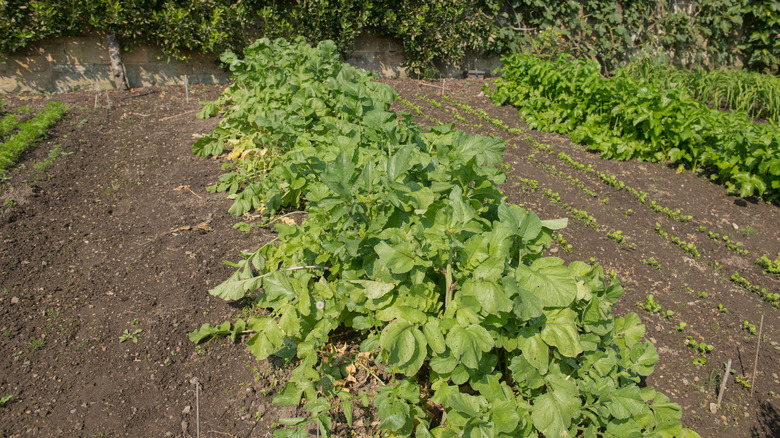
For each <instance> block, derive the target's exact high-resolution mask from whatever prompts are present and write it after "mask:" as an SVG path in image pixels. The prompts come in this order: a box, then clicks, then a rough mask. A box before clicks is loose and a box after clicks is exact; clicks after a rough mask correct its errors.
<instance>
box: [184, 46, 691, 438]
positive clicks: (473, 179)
mask: <svg viewBox="0 0 780 438" xmlns="http://www.w3.org/2000/svg"><path fill="white" fill-rule="evenodd" d="M244 55H245V56H244V59H243V60H239V59H238V58H237V57H235V56H234V55H232V54H228V55H225V56H223V59H224V60H225V61H226V62H227V63H228V64H230V66H231V70H232V71H233V72H234V79H235V83H234V84H233V85H231V86H230V87H228V89H227V90H226V92H225V93H223V95H222V96H221V97H220V98H219V99H218V101H217V102H214V103H207V104H206V105H205V107H204V112H203V114H204V115H212V114H216V113H217V112H219V113H221V114H222V115H223V116H224V117H223V119H222V121H221V122H220V124H219V126H218V127H217V128H216V130H215V131H214V132H213V133H211V134H210V135H208V136H206V137H204V139H201V140H199V141H198V142H197V143H196V144H195V145H194V146H193V150H194V152H196V153H198V154H200V155H218V154H221V153H222V147H223V146H225V145H227V144H228V143H227V140H228V139H235V140H238V141H242V140H243V139H244V137H250V138H251V141H252V142H254V143H255V145H257V146H259V145H263V147H268V148H269V149H270V148H274V149H275V151H274V153H276V154H278V155H279V157H280V158H279V159H278V160H276V161H275V162H274V163H273V166H271V167H270V168H269V170H268V171H267V172H265V173H263V174H262V175H258V176H257V177H258V178H259V179H258V180H254V179H248V180H247V181H246V184H247V187H253V189H252V194H251V196H247V197H245V198H244V199H243V200H241V201H239V202H244V200H246V202H247V204H246V205H242V206H241V208H242V209H243V210H248V209H250V208H251V209H256V210H262V211H264V212H266V213H267V214H276V212H278V211H279V210H280V209H281V208H289V207H291V206H294V207H298V208H300V207H301V206H302V208H304V210H305V212H306V219H305V220H304V221H303V222H302V223H300V224H295V225H286V224H276V229H277V232H278V237H277V239H276V241H275V242H272V243H270V244H266V245H264V246H262V247H261V248H259V249H258V250H257V251H254V252H245V253H242V254H241V255H242V260H240V261H239V262H238V263H233V264H231V265H232V266H234V267H235V268H236V271H235V273H234V274H233V275H232V276H231V277H230V278H229V279H228V280H227V281H225V282H224V283H222V284H221V285H219V286H217V287H215V288H214V289H212V290H211V291H210V293H212V294H213V295H216V296H219V297H221V298H223V299H226V300H237V299H242V298H244V297H246V296H247V295H250V296H252V298H253V299H254V300H256V301H257V302H258V303H259V305H261V306H263V307H266V308H268V309H270V315H268V316H253V317H249V318H247V319H246V320H244V319H238V320H236V321H235V322H225V323H223V324H220V325H217V326H212V325H210V324H204V325H203V326H202V327H201V328H200V329H199V330H197V331H194V332H192V333H191V334H190V339H191V340H192V341H193V342H195V343H201V342H205V341H207V340H209V339H212V338H214V337H230V338H232V339H233V340H235V341H237V340H239V339H245V340H246V345H247V346H248V347H249V350H250V351H251V352H252V354H253V355H254V356H256V357H257V358H258V359H263V358H266V357H268V356H269V355H272V354H274V355H277V356H279V357H282V358H286V359H292V358H297V360H296V364H297V368H296V369H295V370H293V371H292V373H291V375H290V379H289V380H288V381H287V383H286V385H285V387H284V389H283V390H282V391H280V392H279V393H278V394H277V395H276V396H275V397H274V401H275V403H277V404H282V405H293V406H297V405H299V404H301V403H303V401H304V400H305V403H303V407H304V409H305V410H306V411H307V416H306V417H296V418H289V419H284V420H281V423H282V424H283V425H285V426H286V427H287V428H286V429H284V430H281V431H277V432H276V434H275V435H276V436H299V435H301V434H305V433H306V430H308V429H309V428H310V427H314V428H316V429H317V430H318V431H319V434H320V435H322V436H329V434H330V432H331V426H332V422H333V418H334V417H335V415H336V414H337V413H340V415H344V418H345V419H346V421H347V422H348V423H349V422H351V419H352V404H353V403H357V402H359V403H363V404H366V405H369V404H370V405H373V408H374V409H375V410H376V413H377V417H378V419H379V425H378V428H379V429H380V430H382V431H385V432H386V433H388V434H394V435H403V436H409V435H412V434H414V435H416V436H458V435H468V436H472V435H477V434H481V435H490V436H530V435H538V434H540V433H541V434H544V435H545V436H562V435H564V434H575V433H583V434H586V435H587V434H601V433H606V432H607V431H608V430H620V431H625V433H637V434H641V435H645V434H652V433H654V432H658V433H661V431H666V432H667V433H670V434H687V435H688V436H696V435H695V434H694V433H693V432H690V431H683V429H682V427H681V425H680V423H679V419H680V408H679V407H678V406H677V405H674V404H672V403H670V401H669V399H668V398H667V397H665V396H663V395H662V394H660V393H657V392H655V391H654V390H653V389H652V388H639V386H638V385H637V382H639V380H640V378H641V376H643V375H647V374H649V373H650V372H651V371H652V369H653V366H654V364H655V362H656V361H657V359H658V356H657V354H656V352H655V349H654V348H653V346H652V344H651V343H650V342H643V341H642V338H643V337H644V332H645V330H644V326H642V325H641V324H640V323H639V317H638V316H637V315H636V314H628V315H626V316H625V317H617V318H616V317H613V316H612V315H611V310H610V309H611V306H612V305H613V304H614V303H615V300H616V299H617V297H619V296H620V295H622V294H623V291H622V288H621V287H620V285H619V284H618V283H617V282H615V281H614V280H613V279H612V278H611V277H609V276H607V275H605V273H604V272H603V268H601V267H600V266H591V265H588V264H586V263H583V262H572V263H570V264H568V265H566V264H565V263H564V262H563V260H561V259H558V258H555V257H545V256H544V252H545V250H546V248H548V247H549V245H550V244H551V243H552V242H553V237H552V233H553V231H554V230H557V229H560V228H562V227H563V226H565V225H566V221H565V220H553V221H542V220H540V219H539V218H538V217H537V216H536V215H535V214H534V213H532V212H530V211H528V210H525V209H523V208H521V207H519V206H515V205H509V204H507V203H506V201H505V200H504V196H503V195H502V193H501V192H500V190H499V189H498V184H499V183H503V182H504V180H505V178H504V175H503V174H501V172H500V171H499V170H498V169H496V168H495V166H496V165H497V164H498V163H499V162H500V161H501V158H502V152H503V148H504V145H503V143H502V142H500V141H498V140H496V139H493V138H489V137H471V136H468V135H466V134H464V133H462V132H460V131H455V130H454V129H453V127H452V125H440V126H435V127H431V128H430V130H429V132H423V130H422V129H421V128H420V127H419V126H418V125H416V124H414V123H413V122H411V120H409V119H408V118H398V116H397V115H395V113H392V112H391V111H389V107H390V104H391V103H392V102H393V100H394V99H395V95H394V92H393V91H392V90H391V89H390V88H389V87H387V86H385V85H381V84H377V83H374V82H371V81H369V80H368V76H367V75H366V74H365V73H362V72H360V71H358V70H355V69H354V68H352V67H350V66H348V65H345V64H342V63H340V62H338V56H337V54H336V53H335V45H333V44H332V43H323V44H320V45H319V46H318V47H317V48H312V47H309V46H307V45H305V44H303V43H302V42H300V41H298V42H296V43H294V44H289V43H286V42H284V41H276V42H273V43H272V42H270V41H269V40H260V41H258V42H256V43H254V44H253V45H252V46H250V47H249V48H248V49H247V50H246V51H245V53H244ZM257 84H263V86H257ZM250 102H262V103H263V104H262V105H253V104H250ZM258 159H259V158H258ZM236 172H237V173H239V174H240V172H241V170H240V169H238V170H237V171H236ZM239 176H240V175H239ZM244 192H246V189H245V190H244ZM236 194H238V190H236ZM255 196H256V200H255ZM237 200H238V197H237ZM336 330H352V331H353V332H354V333H355V335H356V336H358V337H359V338H360V339H362V342H361V344H360V350H361V353H362V354H363V356H362V357H363V358H364V359H357V358H354V357H347V358H345V359H346V360H348V361H354V363H359V362H358V361H359V360H366V361H368V362H367V365H366V367H367V368H369V369H371V368H379V367H381V368H384V369H386V370H387V371H389V372H390V374H391V376H392V377H391V378H390V379H387V380H386V381H383V380H380V381H381V384H379V386H378V387H377V389H376V391H375V392H373V393H372V394H368V393H362V394H360V395H358V394H352V393H350V392H347V391H343V390H342V388H341V387H339V385H338V384H336V383H335V382H338V381H340V380H341V379H342V378H343V377H344V375H343V373H342V371H341V367H333V366H331V365H330V364H331V363H332V359H333V356H334V355H335V354H336V353H334V352H333V350H332V349H329V348H327V345H328V343H329V341H330V337H331V335H332V333H334V331H336ZM246 338H248V339H246ZM586 382H591V383H593V384H591V383H586ZM431 406H437V407H436V412H443V414H444V415H446V418H447V420H446V421H445V422H441V421H439V420H435V419H433V420H432V418H433V417H432V416H431V415H429V411H430V410H431V409H432V408H431ZM438 406H441V408H438ZM621 433H623V432H621Z"/></svg>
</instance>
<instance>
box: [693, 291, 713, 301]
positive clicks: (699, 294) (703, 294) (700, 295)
mask: <svg viewBox="0 0 780 438" xmlns="http://www.w3.org/2000/svg"><path fill="white" fill-rule="evenodd" d="M708 296H710V295H709V294H708V293H707V292H704V291H698V292H696V297H697V298H699V299H702V300H706V299H707V297H708Z"/></svg>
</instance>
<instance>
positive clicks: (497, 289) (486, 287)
mask: <svg viewBox="0 0 780 438" xmlns="http://www.w3.org/2000/svg"><path fill="white" fill-rule="evenodd" d="M463 294H465V295H470V296H473V297H474V298H476V299H477V301H479V304H480V305H481V306H482V308H483V309H484V310H485V311H486V312H487V313H489V314H492V315H497V314H498V313H499V312H511V311H512V306H513V304H514V303H512V301H510V300H509V299H508V298H507V297H506V295H504V291H503V288H502V287H501V285H500V284H498V280H488V279H484V280H467V281H466V282H465V283H464V284H463Z"/></svg>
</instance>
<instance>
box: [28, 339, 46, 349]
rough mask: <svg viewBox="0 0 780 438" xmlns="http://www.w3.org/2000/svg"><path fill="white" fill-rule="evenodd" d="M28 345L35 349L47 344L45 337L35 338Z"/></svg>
mask: <svg viewBox="0 0 780 438" xmlns="http://www.w3.org/2000/svg"><path fill="white" fill-rule="evenodd" d="M27 345H29V346H30V348H32V349H33V350H40V349H41V348H43V347H45V346H46V341H45V340H43V339H33V340H32V341H30V342H28V343H27Z"/></svg>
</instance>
